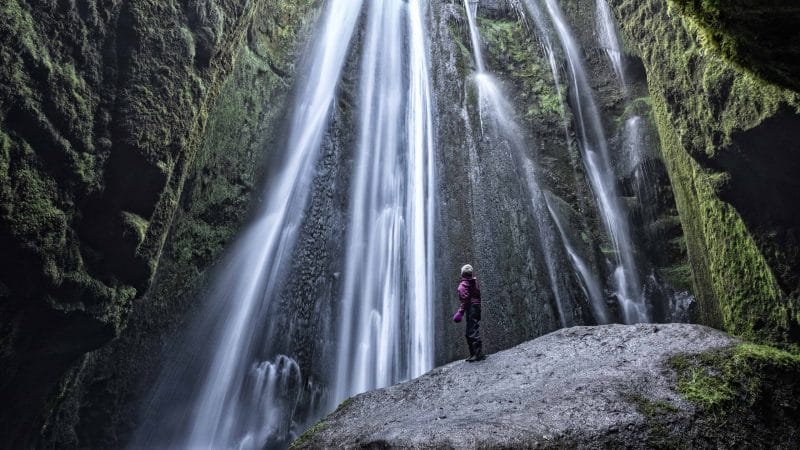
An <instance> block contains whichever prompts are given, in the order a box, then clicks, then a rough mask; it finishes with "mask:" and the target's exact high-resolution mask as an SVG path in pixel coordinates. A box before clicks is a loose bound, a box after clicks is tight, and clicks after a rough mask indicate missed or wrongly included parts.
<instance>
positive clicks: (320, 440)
mask: <svg viewBox="0 0 800 450" xmlns="http://www.w3.org/2000/svg"><path fill="white" fill-rule="evenodd" d="M736 342H737V341H736V340H735V339H734V338H732V337H730V336H728V335H726V334H724V333H722V332H720V331H717V330H713V329H711V328H707V327H704V326H699V325H686V324H658V325H654V324H648V325H608V326H599V327H573V328H567V329H562V330H559V331H556V332H553V333H550V334H548V335H546V336H543V337H540V338H538V339H535V340H532V341H529V342H525V343H523V344H521V345H519V346H517V347H514V348H511V349H509V350H505V351H502V352H499V353H496V354H493V355H490V356H489V357H488V359H486V360H485V361H482V362H478V363H467V362H463V361H458V362H454V363H451V364H448V365H445V366H442V367H439V368H437V369H434V370H432V371H431V372H429V373H427V374H425V375H423V376H421V377H419V378H417V379H414V380H411V381H408V382H406V383H402V384H399V385H396V386H392V387H389V388H385V389H380V390H376V391H372V392H368V393H364V394H361V395H358V396H356V397H354V398H352V399H350V400H347V401H345V402H344V403H343V404H342V405H341V406H340V407H339V409H337V410H336V411H335V412H334V413H333V414H331V415H330V416H328V417H327V418H326V419H325V420H324V421H323V422H321V423H320V424H318V425H317V426H316V427H315V429H314V431H313V432H312V433H310V435H307V436H305V437H303V438H301V440H300V441H299V442H297V443H296V447H299V448H327V447H348V448H351V447H368V448H369V447H387V446H388V447H435V448H443V447H444V448H475V447H517V448H518V447H524V448H536V447H562V446H571V445H576V446H578V447H582V448H585V447H593V446H609V445H610V446H612V447H619V446H621V447H633V448H638V447H647V446H648V444H647V442H648V434H649V432H650V430H649V428H650V425H648V418H647V417H646V415H645V414H643V413H642V412H640V411H639V410H638V409H637V402H636V400H635V399H637V398H640V399H641V398H645V399H647V400H648V401H650V402H660V403H659V404H661V405H666V404H667V403H668V404H669V405H672V406H671V407H669V408H670V409H671V408H673V407H674V412H675V414H674V419H673V421H674V422H673V423H672V426H675V427H678V428H681V427H682V424H687V422H688V421H690V420H691V418H692V415H693V410H694V407H693V406H691V405H690V404H688V403H687V402H686V401H685V400H683V399H682V398H681V397H680V395H679V394H678V393H677V392H675V390H674V389H675V374H674V372H673V371H672V369H670V367H669V365H668V364H667V360H668V358H669V357H670V356H672V355H675V354H678V353H690V354H691V353H700V352H704V351H709V350H713V349H718V348H722V347H727V346H730V345H732V344H734V343H736ZM661 402H664V403H661ZM682 421H683V422H682ZM686 428H690V426H689V425H687V426H686ZM701 446H702V445H701Z"/></svg>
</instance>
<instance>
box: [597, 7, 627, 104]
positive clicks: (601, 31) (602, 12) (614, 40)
mask: <svg viewBox="0 0 800 450" xmlns="http://www.w3.org/2000/svg"><path fill="white" fill-rule="evenodd" d="M595 16H596V17H595V19H596V20H597V36H598V39H599V41H600V42H599V43H600V46H601V47H602V48H603V51H605V53H606V55H607V56H608V60H609V61H611V66H612V67H613V68H614V72H615V73H616V75H617V78H619V82H620V85H621V86H622V88H623V90H625V89H626V87H627V86H626V84H627V83H626V81H625V71H624V68H623V67H622V49H621V47H620V45H619V37H618V36H617V29H616V27H615V26H614V19H613V18H612V16H611V9H610V8H609V7H608V3H607V0H597V10H596V13H595Z"/></svg>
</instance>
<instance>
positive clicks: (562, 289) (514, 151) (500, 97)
mask: <svg viewBox="0 0 800 450" xmlns="http://www.w3.org/2000/svg"><path fill="white" fill-rule="evenodd" d="M477 3H478V2H475V1H474V0H472V1H471V0H464V9H465V11H466V14H467V20H468V23H469V31H470V39H471V42H472V47H473V55H474V58H475V68H476V73H475V75H474V80H475V86H476V89H477V91H478V112H479V116H480V120H481V129H482V130H483V128H484V116H485V117H486V118H488V119H489V121H490V124H491V129H492V131H493V132H494V133H496V134H497V136H496V137H497V138H498V139H500V140H503V141H505V142H506V143H507V144H508V145H509V146H510V147H511V157H512V158H513V159H514V160H515V161H516V165H515V166H516V168H517V171H518V173H519V175H520V179H521V180H523V181H524V184H525V188H526V189H527V192H528V195H529V197H530V202H531V213H532V216H533V219H534V223H535V225H536V231H537V233H538V236H539V243H540V244H541V246H542V253H543V259H544V264H545V268H546V270H547V276H548V279H549V281H550V286H549V287H550V289H551V291H552V293H553V298H554V299H555V306H556V310H557V312H558V317H559V321H560V323H561V326H562V327H568V326H572V325H574V324H575V321H574V319H573V318H572V315H571V314H570V312H569V311H568V310H567V306H568V305H569V304H570V303H571V301H572V299H571V297H570V295H569V294H568V293H567V292H566V290H567V288H566V286H567V285H568V284H569V280H568V279H566V274H565V273H564V272H563V271H561V270H559V264H558V262H557V252H558V250H557V245H556V239H555V232H554V226H553V224H552V223H551V221H549V220H548V219H549V217H548V211H547V209H546V207H545V205H546V200H545V196H544V193H543V191H542V189H541V187H540V185H539V182H538V180H537V179H536V173H537V172H538V170H539V169H538V168H537V167H536V166H535V164H534V163H533V161H531V160H530V158H528V156H527V155H526V154H525V143H524V142H523V140H522V138H521V136H522V135H523V133H522V131H521V130H520V129H519V127H518V125H517V123H516V121H515V119H514V116H513V109H512V107H511V105H510V104H509V102H508V100H507V99H506V97H505V95H504V94H503V92H502V89H501V88H500V86H499V84H498V83H497V80H495V78H494V77H493V76H492V74H491V73H489V72H488V71H487V70H486V63H485V61H484V59H483V51H482V50H481V37H480V32H479V30H478V25H477V19H476V15H475V14H476V12H477Z"/></svg>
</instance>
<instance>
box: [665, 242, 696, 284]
mask: <svg viewBox="0 0 800 450" xmlns="http://www.w3.org/2000/svg"><path fill="white" fill-rule="evenodd" d="M677 239H680V240H681V241H683V239H684V238H683V237H680V238H677ZM661 273H662V275H663V276H664V278H666V280H667V282H668V283H669V284H670V286H672V287H674V288H675V289H677V290H680V291H691V289H692V267H691V266H690V265H689V263H688V262H687V263H685V264H679V265H675V266H670V267H667V268H665V269H664V270H662V272H661Z"/></svg>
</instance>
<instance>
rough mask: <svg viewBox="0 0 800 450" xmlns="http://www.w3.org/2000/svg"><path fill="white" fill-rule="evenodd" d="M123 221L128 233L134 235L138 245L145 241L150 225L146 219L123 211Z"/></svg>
mask: <svg viewBox="0 0 800 450" xmlns="http://www.w3.org/2000/svg"><path fill="white" fill-rule="evenodd" d="M122 220H123V223H124V225H125V229H126V232H130V233H133V235H134V238H135V240H136V242H137V243H141V242H142V241H144V238H145V235H146V234H147V227H148V226H149V225H150V224H149V222H148V221H147V220H146V219H145V218H143V217H142V216H140V215H138V214H133V213H130V212H127V211H123V212H122Z"/></svg>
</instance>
